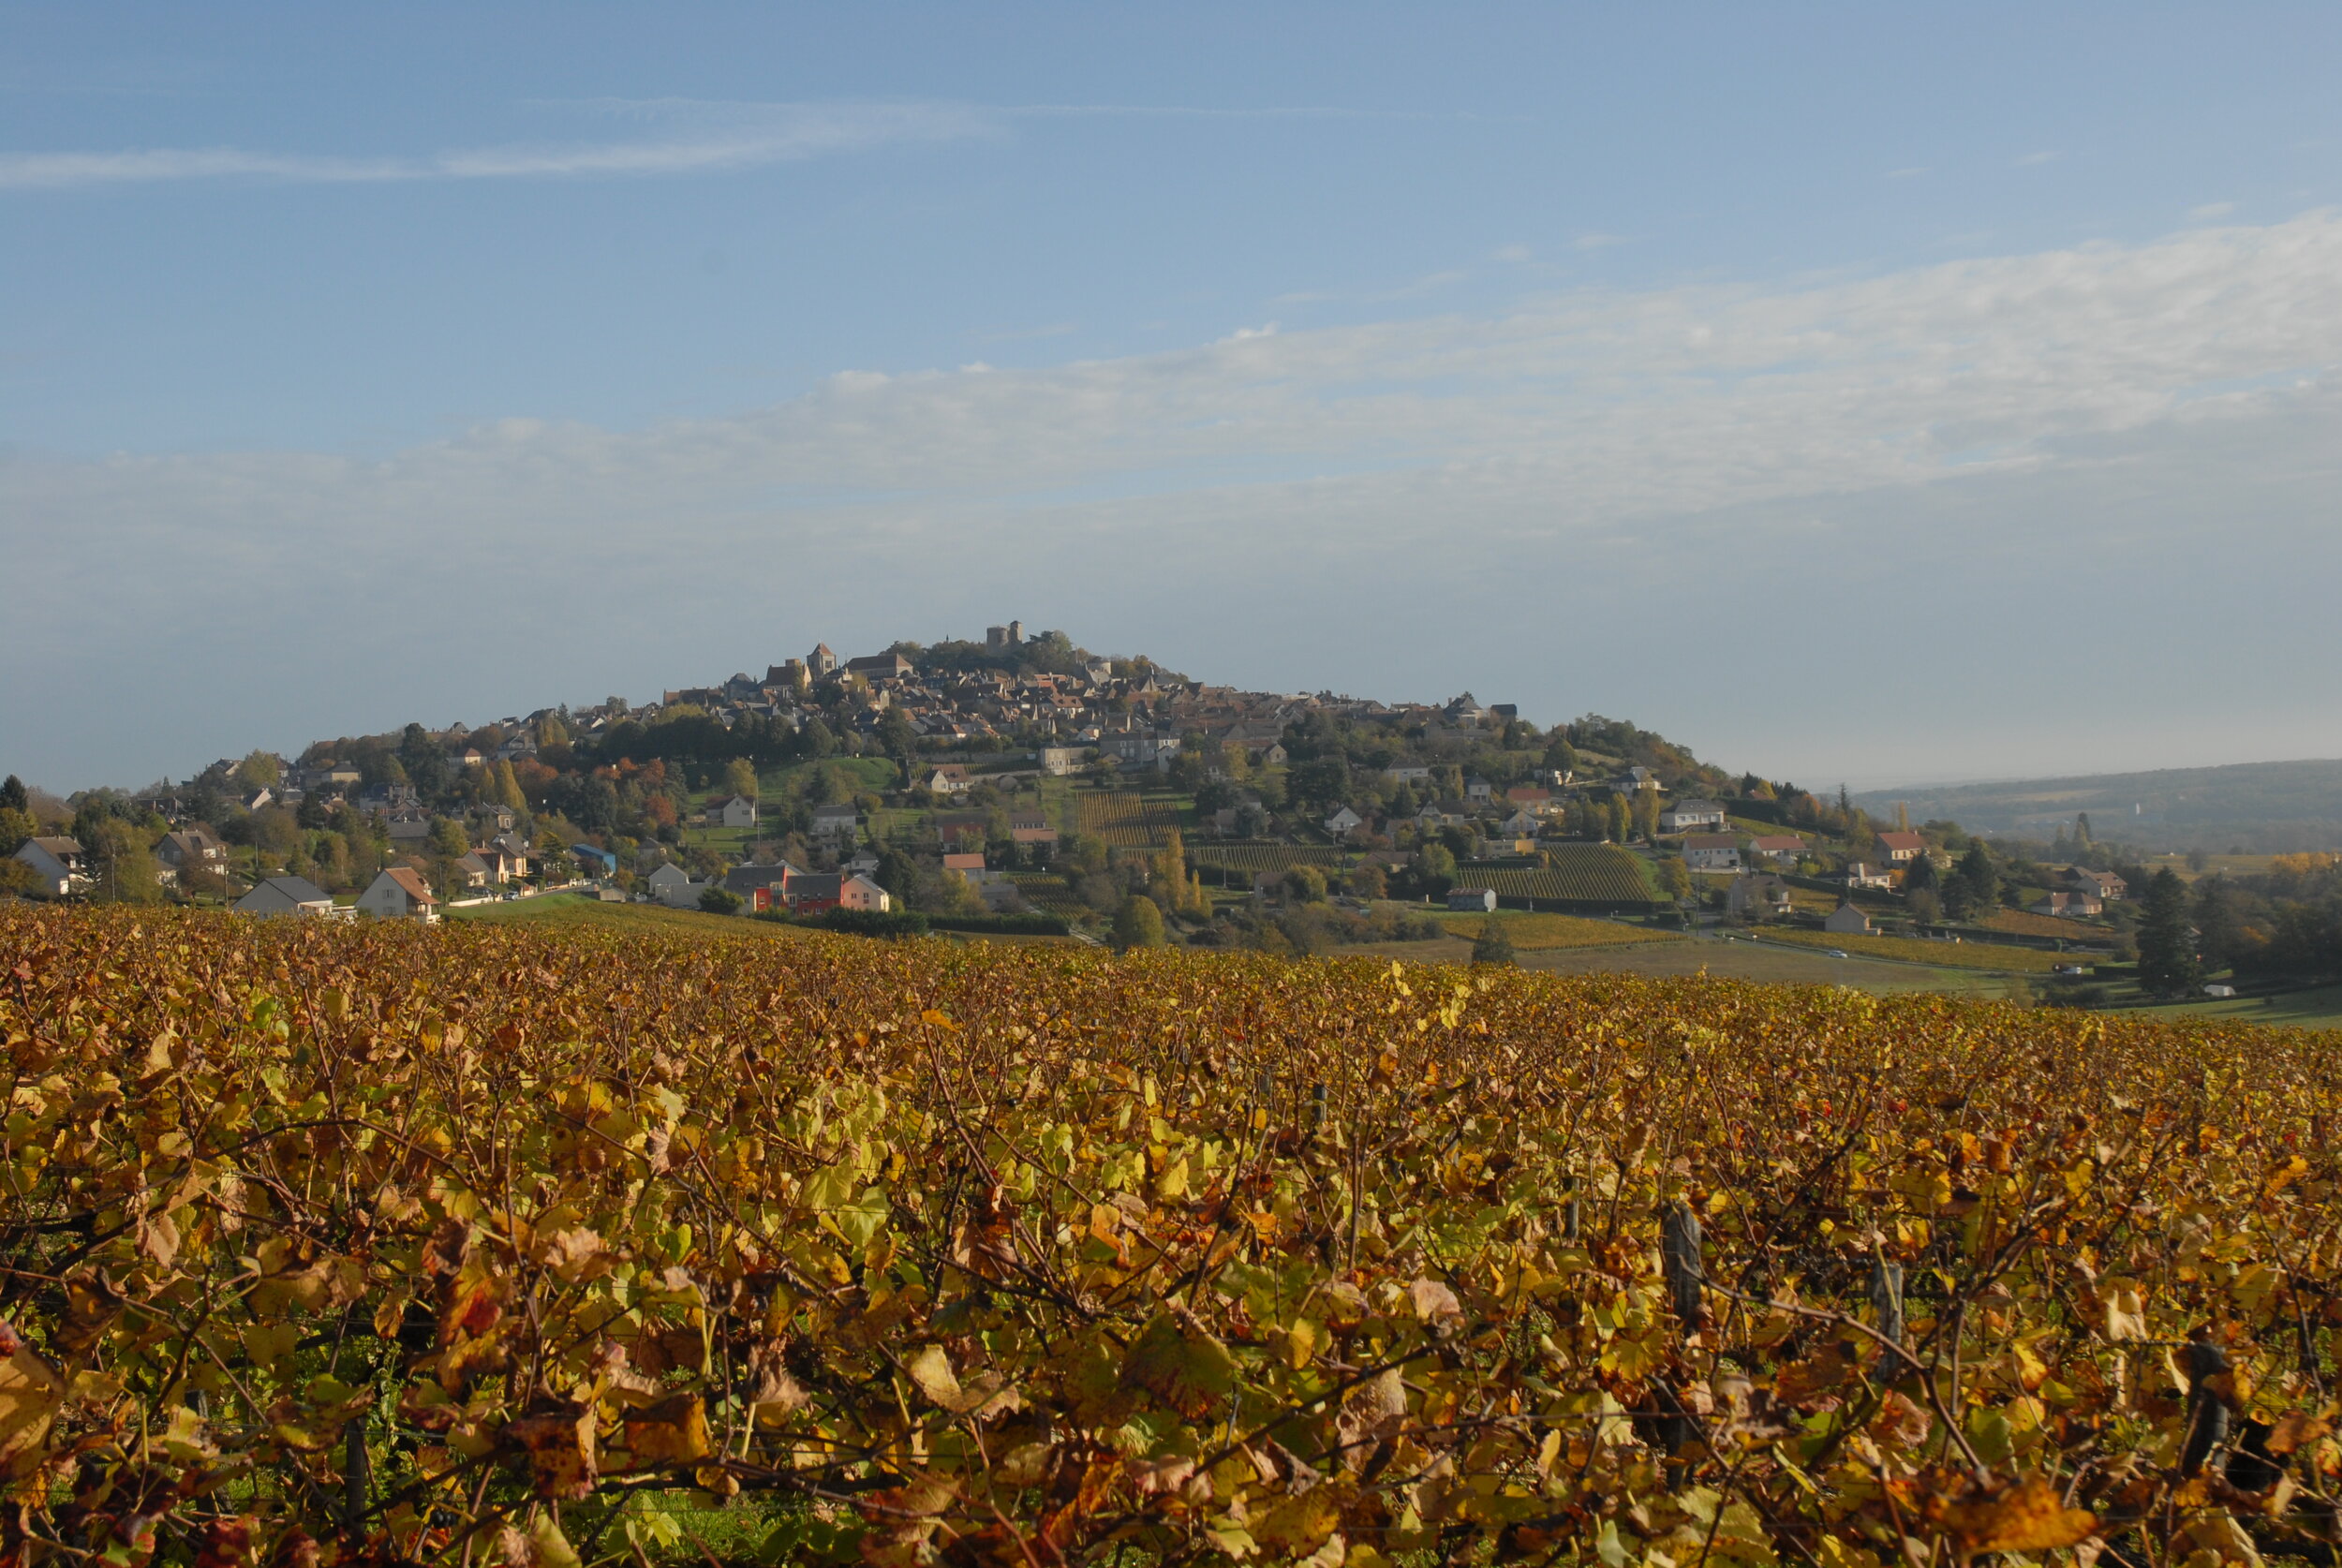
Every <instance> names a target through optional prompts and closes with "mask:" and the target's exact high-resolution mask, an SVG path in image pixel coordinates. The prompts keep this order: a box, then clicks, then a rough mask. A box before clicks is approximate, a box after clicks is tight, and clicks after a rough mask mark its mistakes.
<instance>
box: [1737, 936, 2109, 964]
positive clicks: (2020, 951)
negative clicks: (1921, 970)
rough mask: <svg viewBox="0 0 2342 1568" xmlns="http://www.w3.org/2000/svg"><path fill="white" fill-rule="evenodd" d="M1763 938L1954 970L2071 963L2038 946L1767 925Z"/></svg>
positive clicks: (1864, 956) (2069, 960) (2070, 960)
mask: <svg viewBox="0 0 2342 1568" xmlns="http://www.w3.org/2000/svg"><path fill="white" fill-rule="evenodd" d="M1764 939H1765V940H1766V941H1769V942H1793V943H1795V944H1796V945H1798V946H1799V947H1819V948H1843V949H1844V950H1845V951H1846V952H1847V953H1850V954H1854V955H1855V956H1857V957H1860V958H1894V959H1899V960H1901V961H1902V962H1904V963H1906V964H1934V965H1938V966H1941V967H1944V968H1948V969H1997V970H2000V971H2002V972H2004V973H2010V974H2047V973H2049V972H2050V970H2051V969H2053V967H2055V966H2056V965H2059V964H2065V963H2071V962H2073V960H2072V959H2070V958H2066V957H2061V956H2059V955H2058V954H2054V953H2050V952H2047V951H2045V950H2043V949H2041V948H2038V947H2013V946H2005V945H2003V944H2001V943H1998V942H1948V941H1941V942H1939V941H1924V940H1921V939H1919V938H1917V937H1850V936H1846V937H1842V936H1839V935H1838V934H1837V933H1835V932H1832V931H1791V930H1784V929H1780V928H1778V927H1773V926H1768V927H1766V928H1765V931H1764Z"/></svg>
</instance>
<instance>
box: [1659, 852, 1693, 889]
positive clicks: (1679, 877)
mask: <svg viewBox="0 0 2342 1568" xmlns="http://www.w3.org/2000/svg"><path fill="white" fill-rule="evenodd" d="M1656 869H1657V871H1658V873H1659V887H1660V889H1661V891H1663V892H1664V893H1666V894H1667V895H1668V897H1669V898H1677V899H1682V898H1689V897H1690V896H1691V895H1692V873H1691V867H1689V866H1688V865H1684V864H1683V860H1682V856H1681V855H1662V856H1660V857H1659V860H1658V863H1657V867H1656Z"/></svg>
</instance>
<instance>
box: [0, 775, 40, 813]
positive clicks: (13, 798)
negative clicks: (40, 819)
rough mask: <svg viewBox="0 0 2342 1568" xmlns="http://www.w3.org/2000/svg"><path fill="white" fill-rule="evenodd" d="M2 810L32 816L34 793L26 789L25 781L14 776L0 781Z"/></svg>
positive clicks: (0, 806) (0, 808)
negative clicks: (20, 812)
mask: <svg viewBox="0 0 2342 1568" xmlns="http://www.w3.org/2000/svg"><path fill="white" fill-rule="evenodd" d="M0 810H7V811H22V812H23V813H25V814H26V815H27V816H30V815H31V814H32V810H33V796H32V791H29V790H27V789H25V788H24V780H22V778H19V777H17V776H16V775H14V774H10V775H8V777H7V779H5V780H0Z"/></svg>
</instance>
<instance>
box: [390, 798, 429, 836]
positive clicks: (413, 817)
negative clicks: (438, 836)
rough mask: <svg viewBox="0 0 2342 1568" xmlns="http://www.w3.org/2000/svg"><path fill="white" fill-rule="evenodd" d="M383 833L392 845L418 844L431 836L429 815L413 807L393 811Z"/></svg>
mask: <svg viewBox="0 0 2342 1568" xmlns="http://www.w3.org/2000/svg"><path fill="white" fill-rule="evenodd" d="M384 831H386V832H387V833H388V834H389V835H390V840H391V842H392V843H393V844H420V843H422V841H423V840H424V839H426V838H428V837H430V836H431V813H430V812H428V811H422V810H418V809H415V808H413V807H408V808H405V809H402V810H397V811H393V812H392V813H391V814H390V820H389V821H388V822H387V823H386V824H385V828H384Z"/></svg>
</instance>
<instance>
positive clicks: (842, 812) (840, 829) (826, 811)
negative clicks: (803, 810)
mask: <svg viewBox="0 0 2342 1568" xmlns="http://www.w3.org/2000/svg"><path fill="white" fill-rule="evenodd" d="M859 821H860V819H859V816H858V814H857V813H856V812H855V810H854V808H853V807H852V806H850V805H849V806H815V807H814V808H813V836H815V837H816V838H852V836H853V835H854V829H855V827H856V826H857V825H858V823H859Z"/></svg>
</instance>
